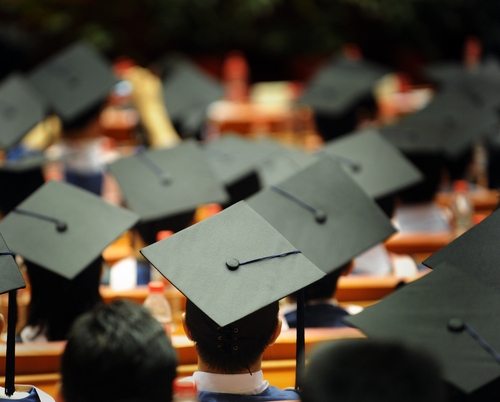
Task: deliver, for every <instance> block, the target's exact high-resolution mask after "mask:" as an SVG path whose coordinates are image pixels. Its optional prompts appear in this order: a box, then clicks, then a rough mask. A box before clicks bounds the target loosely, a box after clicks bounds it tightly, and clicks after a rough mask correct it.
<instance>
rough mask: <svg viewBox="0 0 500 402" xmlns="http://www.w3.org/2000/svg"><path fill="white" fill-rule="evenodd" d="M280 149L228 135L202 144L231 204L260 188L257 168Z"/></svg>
mask: <svg viewBox="0 0 500 402" xmlns="http://www.w3.org/2000/svg"><path fill="white" fill-rule="evenodd" d="M279 149H280V146H279V145H278V144H274V145H273V146H269V143H267V144H262V143H260V142H259V141H256V140H250V139H246V138H244V137H242V136H239V135H236V134H226V135H224V136H222V137H221V138H219V139H214V140H209V141H205V143H204V144H203V152H204V155H205V157H206V159H207V160H208V162H209V164H210V166H211V167H212V168H213V170H214V172H215V174H216V175H217V177H218V178H219V179H220V180H221V181H222V182H223V183H224V185H225V186H226V188H227V190H228V192H229V194H230V195H231V203H236V202H238V201H241V200H243V199H245V198H247V197H249V196H250V195H252V194H254V193H256V192H257V191H258V190H259V189H260V187H261V183H260V180H259V177H258V174H257V169H258V167H259V166H260V165H261V163H262V162H263V161H264V160H266V159H267V158H268V157H269V156H270V155H272V154H273V153H275V152H277V151H278V150H279Z"/></svg>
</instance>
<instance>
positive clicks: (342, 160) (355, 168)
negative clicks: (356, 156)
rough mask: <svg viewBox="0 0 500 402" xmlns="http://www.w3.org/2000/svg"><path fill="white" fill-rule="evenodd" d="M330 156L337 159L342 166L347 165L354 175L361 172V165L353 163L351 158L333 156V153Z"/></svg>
mask: <svg viewBox="0 0 500 402" xmlns="http://www.w3.org/2000/svg"><path fill="white" fill-rule="evenodd" d="M328 156H333V158H334V159H337V160H338V161H339V162H340V163H341V164H343V165H346V166H347V167H348V168H349V169H351V170H352V171H353V172H354V173H357V172H359V171H360V170H361V164H360V163H358V162H356V161H353V160H352V159H351V158H347V157H345V156H340V155H337V154H333V153H331V152H330V153H328Z"/></svg>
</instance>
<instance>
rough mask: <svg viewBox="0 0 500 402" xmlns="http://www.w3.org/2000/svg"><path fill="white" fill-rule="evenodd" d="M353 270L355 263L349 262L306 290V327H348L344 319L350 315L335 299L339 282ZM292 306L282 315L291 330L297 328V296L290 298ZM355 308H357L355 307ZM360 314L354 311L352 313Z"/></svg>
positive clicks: (293, 295)
mask: <svg viewBox="0 0 500 402" xmlns="http://www.w3.org/2000/svg"><path fill="white" fill-rule="evenodd" d="M352 268H353V263H352V261H351V262H348V263H347V264H345V265H343V266H342V267H340V268H338V269H336V270H335V271H333V272H331V273H329V274H327V275H325V276H324V277H323V278H321V279H320V280H318V281H316V282H314V283H312V284H310V285H308V286H306V287H305V288H304V300H305V303H306V306H305V310H304V325H305V327H306V328H308V327H309V328H325V327H326V328H333V327H347V326H348V325H347V324H344V323H343V322H342V318H343V317H345V316H347V315H349V314H350V313H349V312H348V311H347V310H346V309H344V308H342V307H340V306H339V303H338V301H337V300H336V299H335V292H336V291H337V282H338V280H339V278H340V277H341V276H342V275H348V274H349V273H350V272H351V271H352ZM288 298H289V299H291V304H289V305H288V306H285V307H284V308H283V311H282V313H283V314H284V317H285V319H286V323H287V324H288V327H289V328H297V304H296V303H297V294H296V293H294V294H292V295H290V296H289V297H288ZM353 307H355V306H353ZM354 312H359V310H358V311H355V310H354V309H353V311H352V313H354Z"/></svg>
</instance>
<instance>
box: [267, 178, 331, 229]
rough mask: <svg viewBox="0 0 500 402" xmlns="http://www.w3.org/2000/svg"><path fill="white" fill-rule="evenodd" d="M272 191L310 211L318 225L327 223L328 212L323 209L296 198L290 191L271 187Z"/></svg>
mask: <svg viewBox="0 0 500 402" xmlns="http://www.w3.org/2000/svg"><path fill="white" fill-rule="evenodd" d="M270 188H271V190H274V191H276V192H277V193H278V194H281V195H282V196H284V197H286V198H288V199H289V200H292V201H293V202H295V203H297V204H299V205H300V206H301V207H303V208H305V209H307V210H308V211H310V212H311V213H312V214H313V215H314V218H315V219H316V222H318V223H324V222H325V221H326V218H327V215H326V212H325V211H323V210H322V209H319V208H315V207H313V206H312V205H309V204H308V203H306V202H305V201H303V200H301V199H300V198H298V197H296V196H295V195H293V194H292V193H289V192H288V191H285V190H283V189H282V188H280V187H277V186H274V185H273V186H271V187H270Z"/></svg>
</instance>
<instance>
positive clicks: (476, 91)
mask: <svg viewBox="0 0 500 402" xmlns="http://www.w3.org/2000/svg"><path fill="white" fill-rule="evenodd" d="M425 72H426V74H427V75H428V76H429V77H430V78H432V79H434V80H435V81H437V82H438V83H439V84H441V85H442V86H443V87H445V88H452V89H456V90H460V91H462V92H463V93H464V95H466V96H468V97H469V98H470V99H471V100H472V101H473V102H474V103H475V104H477V106H480V107H484V108H487V109H494V110H496V111H498V108H499V107H500V96H499V95H498V93H499V91H500V62H499V61H498V59H496V58H495V57H488V58H486V59H485V60H484V61H483V62H482V63H480V64H478V65H477V66H476V67H475V68H472V69H471V68H467V67H466V66H464V65H463V64H461V63H451V62H448V63H442V62H441V63H435V64H432V65H430V66H428V67H427V68H426V70H425Z"/></svg>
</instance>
